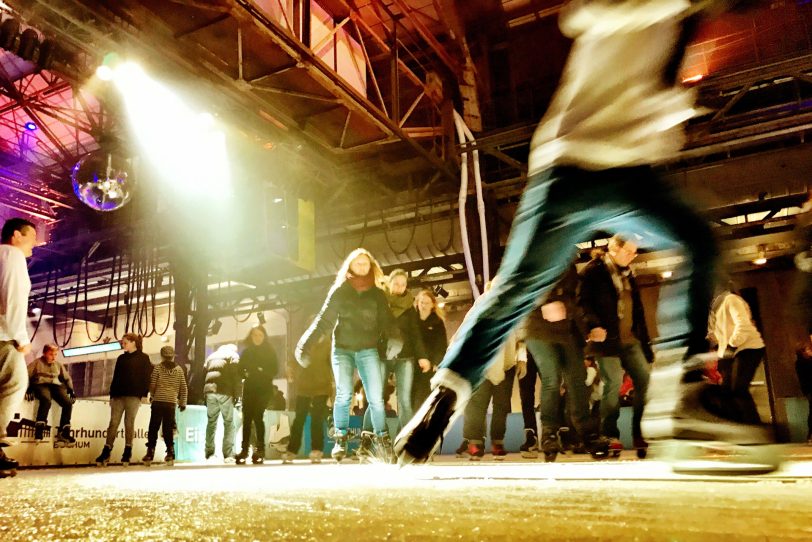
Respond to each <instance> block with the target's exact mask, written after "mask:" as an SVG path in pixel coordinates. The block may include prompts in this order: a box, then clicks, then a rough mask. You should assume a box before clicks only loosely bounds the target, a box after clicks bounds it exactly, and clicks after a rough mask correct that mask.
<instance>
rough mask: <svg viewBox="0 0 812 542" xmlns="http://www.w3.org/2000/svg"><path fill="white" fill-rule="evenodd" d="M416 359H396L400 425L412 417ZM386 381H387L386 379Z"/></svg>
mask: <svg viewBox="0 0 812 542" xmlns="http://www.w3.org/2000/svg"><path fill="white" fill-rule="evenodd" d="M414 371H415V361H414V360H413V359H396V360H395V384H396V386H397V388H396V389H397V395H398V419H399V420H400V426H401V427H403V426H404V425H406V422H408V421H409V420H411V419H412V415H413V414H414V413H413V412H412V382H413V381H414ZM384 382H385V381H384Z"/></svg>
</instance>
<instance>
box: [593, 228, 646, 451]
mask: <svg viewBox="0 0 812 542" xmlns="http://www.w3.org/2000/svg"><path fill="white" fill-rule="evenodd" d="M607 250H608V252H606V253H604V254H598V255H596V257H594V258H593V259H592V261H590V262H589V263H588V264H587V265H586V267H584V269H583V270H582V271H581V287H580V293H579V296H578V305H579V306H580V308H581V310H582V311H583V314H584V321H585V324H586V329H587V330H588V335H587V340H588V341H589V344H588V346H587V354H590V355H594V356H595V357H596V358H597V360H598V366H599V367H600V374H601V380H602V381H603V383H604V389H603V399H602V400H601V433H602V434H603V435H605V436H607V437H609V438H610V439H612V443H611V447H612V450H613V451H617V452H619V451H620V450H621V449H622V445H621V444H620V440H619V438H618V437H619V436H620V432H619V431H618V428H617V420H618V416H619V414H620V399H619V396H618V392H619V391H620V385H621V384H622V382H623V371H624V369H625V370H626V372H627V373H628V374H629V376H630V377H631V379H632V382H633V383H634V414H633V416H632V436H633V438H634V447H635V448H637V449H638V450H642V449H645V447H646V442H645V440H643V435H642V432H641V431H640V420H641V419H642V417H643V407H644V406H645V399H646V392H647V390H648V383H649V363H651V362H652V361H653V360H654V355H653V353H652V350H651V344H650V339H649V335H648V329H647V327H646V319H645V314H644V313H643V303H642V301H641V299H640V292H639V290H638V288H637V283H636V281H635V279H634V275H633V274H632V272H631V269H630V268H629V264H630V263H631V262H632V260H634V258H635V257H636V256H637V244H636V243H635V242H634V240H633V239H631V238H626V237H625V236H623V235H620V234H618V235H615V236H614V237H612V238H611V239H610V240H609V245H608V246H607Z"/></svg>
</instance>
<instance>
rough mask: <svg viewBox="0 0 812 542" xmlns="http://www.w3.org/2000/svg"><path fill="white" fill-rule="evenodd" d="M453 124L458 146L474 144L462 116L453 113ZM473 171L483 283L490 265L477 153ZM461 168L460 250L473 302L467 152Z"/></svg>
mask: <svg viewBox="0 0 812 542" xmlns="http://www.w3.org/2000/svg"><path fill="white" fill-rule="evenodd" d="M454 124H455V126H456V128H457V137H458V138H459V140H460V144H462V145H465V144H466V143H475V142H476V140H475V139H474V134H473V133H472V132H471V130H470V129H469V128H468V126H466V125H465V121H464V120H463V119H462V116H461V115H460V114H459V113H458V112H456V111H454ZM472 158H473V169H474V185H475V187H476V195H477V211H478V213H479V230H480V233H481V240H482V260H483V261H482V269H483V276H484V282H486V283H487V282H488V281H489V280H490V274H491V273H490V265H489V263H488V259H489V258H488V232H487V226H486V222H485V200H484V198H483V196H482V176H481V174H480V170H479V151H478V150H476V149H474V151H473V156H472ZM461 166H462V167H461V168H460V194H459V214H460V233H461V237H462V249H463V254H464V256H465V264H466V268H467V270H468V281H469V282H470V283H471V292H472V293H473V296H474V300H476V299H477V298H478V297H479V295H480V292H479V288H478V287H477V284H476V273H475V270H474V265H473V259H472V256H471V245H470V244H469V242H468V221H467V220H466V218H465V202H466V200H467V199H468V152H467V151H463V153H462V165H461Z"/></svg>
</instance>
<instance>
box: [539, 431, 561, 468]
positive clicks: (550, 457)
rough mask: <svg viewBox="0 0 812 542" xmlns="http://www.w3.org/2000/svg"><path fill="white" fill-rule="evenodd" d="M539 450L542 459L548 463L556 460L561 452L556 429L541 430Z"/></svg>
mask: <svg viewBox="0 0 812 542" xmlns="http://www.w3.org/2000/svg"><path fill="white" fill-rule="evenodd" d="M541 452H542V453H543V454H544V461H546V462H548V463H550V462H553V461H555V460H556V457H558V454H559V453H560V452H561V442H560V441H559V440H558V431H546V430H545V431H543V432H542V435H541Z"/></svg>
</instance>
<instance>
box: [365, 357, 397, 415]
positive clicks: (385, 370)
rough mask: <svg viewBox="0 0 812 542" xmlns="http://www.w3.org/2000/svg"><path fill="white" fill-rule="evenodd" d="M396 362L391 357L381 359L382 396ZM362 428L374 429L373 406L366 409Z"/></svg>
mask: <svg viewBox="0 0 812 542" xmlns="http://www.w3.org/2000/svg"><path fill="white" fill-rule="evenodd" d="M394 364H395V360H389V359H387V360H381V364H380V365H381V366H380V369H381V382H383V385H382V386H381V397H383V388H384V386H385V385H386V381H387V380H388V378H389V375H390V374H391V373H392V369H393V368H394ZM364 390H366V388H364ZM361 428H362V429H363V430H364V431H372V430H373V427H372V409H371V408H367V409H366V410H365V411H364V421H363V424H362V425H361Z"/></svg>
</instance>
